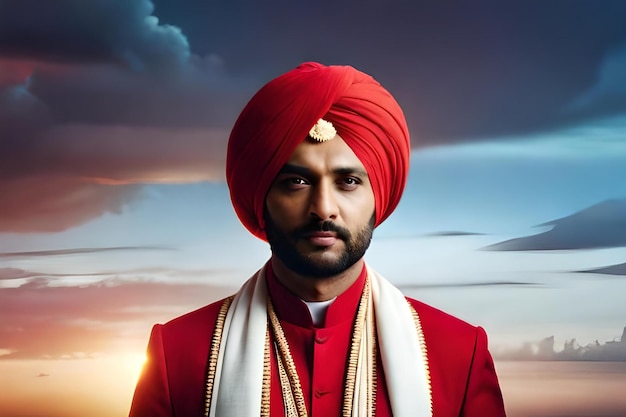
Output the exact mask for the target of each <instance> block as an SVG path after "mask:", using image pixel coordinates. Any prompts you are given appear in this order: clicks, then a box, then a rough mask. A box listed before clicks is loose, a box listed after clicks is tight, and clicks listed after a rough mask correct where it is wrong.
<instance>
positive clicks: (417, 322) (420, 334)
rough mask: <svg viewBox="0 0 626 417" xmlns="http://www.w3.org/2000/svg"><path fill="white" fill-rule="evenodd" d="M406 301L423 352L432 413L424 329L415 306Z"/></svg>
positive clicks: (431, 411) (431, 391)
mask: <svg viewBox="0 0 626 417" xmlns="http://www.w3.org/2000/svg"><path fill="white" fill-rule="evenodd" d="M407 303H408V304H409V309H410V310H411V315H412V316H413V321H414V322H415V328H416V330H417V338H418V340H419V344H420V347H421V349H422V352H423V354H424V366H425V367H426V369H424V371H425V372H424V373H425V374H426V384H427V385H428V399H429V402H430V404H429V408H430V414H431V415H432V414H433V390H432V386H431V380H430V368H429V366H428V351H427V350H426V339H425V338H424V331H423V330H422V322H421V321H420V318H419V315H418V314H417V311H416V310H415V307H413V305H412V304H411V303H410V302H409V301H408V300H407Z"/></svg>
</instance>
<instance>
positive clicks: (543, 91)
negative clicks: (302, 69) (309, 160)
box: [155, 0, 626, 146]
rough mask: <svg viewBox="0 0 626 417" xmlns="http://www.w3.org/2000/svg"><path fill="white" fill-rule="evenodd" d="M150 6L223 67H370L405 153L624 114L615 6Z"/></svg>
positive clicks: (622, 31) (624, 43) (624, 36)
mask: <svg viewBox="0 0 626 417" xmlns="http://www.w3.org/2000/svg"><path fill="white" fill-rule="evenodd" d="M155 3H156V10H157V11H158V12H159V13H160V14H161V16H162V17H163V18H164V19H167V21H170V22H173V23H174V24H178V25H181V26H183V25H184V27H185V32H186V34H187V35H188V39H189V41H190V43H191V45H192V46H193V48H194V49H195V50H200V51H203V52H208V51H210V52H212V53H217V54H218V55H220V56H222V57H223V58H224V60H225V61H226V62H228V64H229V67H230V68H231V69H233V70H237V71H245V69H246V68H256V69H257V70H258V71H260V72H263V73H264V74H266V75H265V76H266V77H270V76H272V75H275V74H276V73H277V72H279V71H283V70H286V69H288V68H291V67H293V66H294V65H296V64H297V63H299V62H301V61H305V60H320V61H322V62H325V63H341V64H350V65H354V66H356V67H357V68H360V69H362V70H364V71H366V72H370V73H371V74H372V75H374V76H375V77H376V78H377V79H379V80H380V81H381V82H382V83H383V85H385V86H387V87H388V88H389V89H390V90H391V92H392V93H394V94H395V95H396V96H397V97H398V99H399V101H400V102H401V104H402V105H403V106H404V108H405V110H406V114H407V118H408V120H409V123H410V125H411V130H412V133H413V139H414V145H415V146H423V145H432V144H439V143H450V142H459V141H465V140H476V139H485V138H489V137H498V136H500V135H515V134H520V133H524V132H534V131H538V130H544V129H551V128H556V127H560V126H563V125H569V124H573V123H578V122H580V121H583V120H587V119H589V118H594V117H599V116H603V115H609V114H615V113H623V112H624V111H626V94H625V92H624V89H625V87H626V78H625V77H626V76H625V75H624V74H625V72H624V71H621V72H620V71H619V68H620V65H621V64H619V62H621V61H620V58H619V56H620V55H621V52H620V51H622V50H623V49H624V48H625V47H626V25H624V24H623V22H624V21H625V20H626V3H624V2H623V1H610V0H609V1H603V2H601V3H598V2H588V1H575V0H574V1H571V0H564V1H563V0H553V1H549V2H545V1H525V2H514V3H510V2H507V3H503V2H499V1H484V0H483V1H474V2H449V1H442V2H420V1H392V2H366V3H363V4H360V5H359V7H354V4H353V3H350V2H329V1H322V2H300V1H296V2H288V3H287V2H278V1H271V0H270V1H267V2H254V1H237V2H232V3H229V4H230V5H229V6H225V5H223V4H221V3H215V2H203V1H196V0H190V1H188V2H187V3H186V7H184V8H183V7H178V5H175V4H174V3H172V2H169V1H165V0H155ZM207 16H211V20H210V21H211V23H212V24H206V22H207V19H206V17H207ZM597 88H599V89H600V90H603V91H602V93H601V94H596V93H590V92H592V91H595V90H596V89H597ZM607 100H608V101H607ZM576 102H584V106H581V105H578V106H576V105H574V103H576Z"/></svg>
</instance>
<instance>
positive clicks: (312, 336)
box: [130, 270, 505, 417]
mask: <svg viewBox="0 0 626 417" xmlns="http://www.w3.org/2000/svg"><path fill="white" fill-rule="evenodd" d="M266 276H267V277H268V290H269V293H270V296H271V298H272V302H273V303H274V306H275V309H276V313H277V315H278V317H279V319H280V322H281V326H282V327H283V330H284V332H285V336H286V338H287V341H288V343H289V346H290V351H291V353H292V356H293V359H294V362H295V365H296V368H297V371H298V375H299V377H300V382H301V385H302V390H303V393H304V395H305V401H306V406H307V410H308V413H309V415H310V416H313V417H316V416H319V417H327V416H341V406H342V401H343V392H344V373H345V364H346V362H347V357H348V353H349V345H350V337H351V331H352V324H353V322H354V318H355V313H356V310H357V306H358V302H359V299H360V296H361V292H362V290H363V286H364V283H365V272H364V273H362V274H361V276H360V277H359V279H358V280H357V281H356V282H355V283H354V284H353V285H352V286H351V287H350V288H349V289H348V290H347V291H346V292H344V293H343V294H341V295H340V296H339V297H337V299H336V300H335V301H334V302H333V303H332V304H331V305H330V307H329V308H328V311H327V313H326V319H325V323H324V325H323V326H320V327H316V326H314V325H313V323H312V321H311V317H310V314H309V311H308V308H307V306H306V305H305V304H304V303H303V302H302V301H301V300H300V299H298V298H297V297H295V296H294V295H292V294H291V293H290V292H289V291H288V290H287V289H286V288H284V287H283V286H282V285H281V284H280V283H279V282H278V281H277V280H276V278H275V277H274V275H273V273H272V272H271V270H269V271H266ZM408 301H409V302H410V303H411V305H413V307H414V308H415V309H416V311H417V313H418V315H419V317H420V320H421V324H422V330H423V332H424V337H425V340H426V348H427V356H428V365H429V371H430V377H431V389H432V402H433V417H460V416H462V417H474V416H476V417H502V416H505V412H504V405H503V401H502V394H501V392H500V387H499V385H498V379H497V376H496V372H495V369H494V365H493V360H492V358H491V355H490V354H489V351H488V349H487V336H486V334H485V331H484V330H483V329H482V328H480V327H474V326H472V325H470V324H468V323H465V322H464V321H461V320H459V319H457V318H455V317H453V316H450V315H448V314H446V313H444V312H442V311H440V310H437V309H435V308H433V307H430V306H428V305H426V304H424V303H421V302H419V301H417V300H414V299H408ZM222 303H223V301H218V302H216V303H213V304H210V305H208V306H206V307H203V308H201V309H199V310H196V311H193V312H191V313H188V314H186V315H184V316H181V317H179V318H176V319H174V320H172V321H170V322H169V323H167V324H165V325H155V326H154V328H153V329H152V334H151V337H150V342H149V344H148V360H147V362H146V365H145V366H144V369H143V372H142V374H141V377H140V379H139V382H138V384H137V388H136V390H135V395H134V398H133V402H132V406H131V410H130V417H174V416H175V417H196V416H197V417H201V416H203V415H204V408H205V383H206V371H207V369H206V368H207V360H208V357H209V349H210V343H211V336H212V334H213V329H214V325H215V321H216V318H217V315H218V312H219V309H220V306H221V305H222ZM377 326H384V323H377ZM407 360H410V358H407ZM377 363H378V367H377V368H378V369H377V380H378V383H377V391H376V416H377V417H387V416H391V415H392V414H391V409H390V406H389V397H388V393H387V389H386V386H385V383H384V369H382V367H381V366H380V360H379V361H377ZM271 365H272V371H271V374H272V380H271V401H270V403H271V415H272V417H275V416H277V417H280V416H283V415H284V413H283V404H282V394H281V392H280V384H279V382H278V378H277V373H276V372H275V370H276V358H275V356H272V364H271Z"/></svg>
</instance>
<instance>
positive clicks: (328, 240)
mask: <svg viewBox="0 0 626 417" xmlns="http://www.w3.org/2000/svg"><path fill="white" fill-rule="evenodd" d="M304 238H305V239H306V240H308V241H309V242H310V243H312V244H313V245H315V246H324V247H329V246H332V245H334V244H335V242H337V239H338V237H337V233H336V232H312V233H307V234H305V235H304Z"/></svg>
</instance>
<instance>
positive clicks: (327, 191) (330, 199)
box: [309, 182, 339, 220]
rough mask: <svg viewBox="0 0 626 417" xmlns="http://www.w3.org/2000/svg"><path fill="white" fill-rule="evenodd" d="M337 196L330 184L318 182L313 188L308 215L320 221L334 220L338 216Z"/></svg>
mask: <svg viewBox="0 0 626 417" xmlns="http://www.w3.org/2000/svg"><path fill="white" fill-rule="evenodd" d="M336 197H337V196H336V195H335V190H334V187H333V185H332V184H328V183H324V182H320V183H319V184H317V185H316V186H315V187H313V190H312V193H311V200H310V208H309V210H310V214H311V216H314V217H317V218H319V219H320V220H334V219H336V218H337V215H338V214H339V207H338V205H337V198H336Z"/></svg>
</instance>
